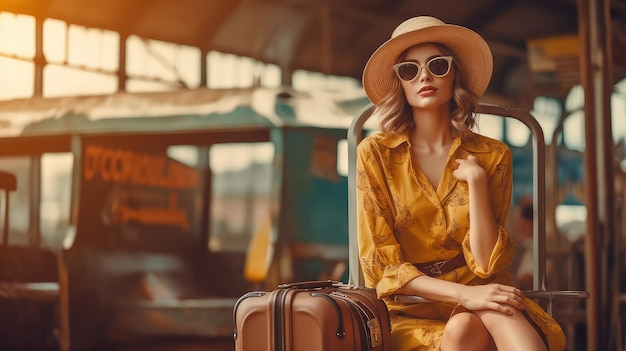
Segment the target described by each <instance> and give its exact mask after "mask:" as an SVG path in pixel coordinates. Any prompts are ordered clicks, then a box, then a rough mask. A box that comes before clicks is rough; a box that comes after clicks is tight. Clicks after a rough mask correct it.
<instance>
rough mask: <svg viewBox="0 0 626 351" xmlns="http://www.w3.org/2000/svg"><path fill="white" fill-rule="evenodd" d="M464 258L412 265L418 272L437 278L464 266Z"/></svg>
mask: <svg viewBox="0 0 626 351" xmlns="http://www.w3.org/2000/svg"><path fill="white" fill-rule="evenodd" d="M466 264H467V263H466V262H465V256H463V254H459V255H456V256H454V257H452V258H451V259H449V260H443V261H430V262H424V263H413V265H414V266H415V267H417V269H419V270H420V272H422V273H424V274H426V275H429V276H431V277H439V276H442V275H444V274H446V273H450V272H452V271H453V270H455V269H457V268H460V267H463V266H465V265H466Z"/></svg>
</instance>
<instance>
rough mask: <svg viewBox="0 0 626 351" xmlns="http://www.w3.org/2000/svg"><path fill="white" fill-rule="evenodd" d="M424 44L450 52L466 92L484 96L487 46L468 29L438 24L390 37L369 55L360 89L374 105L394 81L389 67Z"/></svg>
mask: <svg viewBox="0 0 626 351" xmlns="http://www.w3.org/2000/svg"><path fill="white" fill-rule="evenodd" d="M424 43H439V44H442V45H444V46H446V47H447V48H449V49H450V50H452V52H453V54H454V56H455V62H456V63H457V65H459V66H461V68H462V70H463V72H464V74H465V82H466V84H467V87H468V89H469V90H470V91H471V92H472V93H474V94H475V95H476V96H478V97H480V96H482V95H483V94H484V93H485V91H486V90H487V86H488V85H489V81H490V80H491V74H492V72H493V56H492V55H491V50H490V49H489V45H487V42H486V41H485V40H484V39H483V38H482V37H481V36H480V35H478V33H476V32H474V31H472V30H471V29H468V28H465V27H461V26H457V25H453V24H441V25H437V26H432V27H426V28H422V29H418V30H414V31H410V32H407V33H403V34H401V35H398V36H396V37H394V38H391V39H389V40H387V41H386V42H385V43H383V44H382V45H381V46H380V47H379V48H378V49H377V50H376V51H375V52H374V53H373V54H372V56H371V57H370V59H369V60H368V61H367V64H366V65H365V69H364V70H363V88H364V89H365V93H366V94H367V96H368V98H369V99H370V100H371V101H372V102H373V103H374V104H377V103H378V102H380V100H381V99H382V98H383V97H384V96H385V95H386V94H388V93H389V91H390V89H391V87H392V82H393V80H395V79H397V78H396V77H395V75H394V73H393V65H394V64H395V63H396V60H398V57H399V56H400V54H402V52H404V51H405V50H406V49H408V48H410V47H412V46H415V45H418V44H424Z"/></svg>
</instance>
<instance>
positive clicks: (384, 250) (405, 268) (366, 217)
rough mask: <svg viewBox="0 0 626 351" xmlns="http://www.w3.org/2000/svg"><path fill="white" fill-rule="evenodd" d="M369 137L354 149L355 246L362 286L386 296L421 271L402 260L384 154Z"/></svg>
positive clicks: (380, 295)
mask: <svg viewBox="0 0 626 351" xmlns="http://www.w3.org/2000/svg"><path fill="white" fill-rule="evenodd" d="M380 152H381V151H380V149H379V145H377V144H376V142H375V141H374V140H371V139H369V138H366V139H364V140H363V141H362V142H361V143H360V144H359V146H358V149H357V166H356V187H357V189H356V194H357V227H358V230H357V231H358V246H359V259H360V264H361V269H362V271H363V275H364V278H365V285H366V286H368V287H372V288H376V291H377V294H378V296H379V297H381V298H382V297H386V296H389V295H391V294H393V293H394V292H395V291H396V290H398V289H399V288H401V287H402V286H404V285H405V284H406V283H408V282H409V281H410V280H412V279H413V278H415V277H417V276H419V275H421V274H422V273H421V272H419V271H418V270H417V268H416V267H415V266H413V265H412V264H411V263H408V262H405V261H404V259H403V257H402V253H401V250H400V245H399V244H398V241H397V240H396V238H395V236H394V231H393V228H394V217H395V214H394V212H395V211H394V207H393V200H392V198H391V193H390V191H389V188H388V185H387V179H386V177H387V176H390V175H387V174H386V172H385V169H386V166H385V164H384V157H381V155H380Z"/></svg>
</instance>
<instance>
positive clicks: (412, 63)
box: [393, 56, 453, 82]
mask: <svg viewBox="0 0 626 351" xmlns="http://www.w3.org/2000/svg"><path fill="white" fill-rule="evenodd" d="M438 59H444V60H446V61H448V70H447V71H446V73H444V74H435V73H433V72H432V71H431V70H430V64H431V62H433V61H434V60H438ZM452 61H453V58H452V56H437V57H433V58H431V59H430V60H428V62H426V64H425V65H424V66H420V65H419V64H418V63H417V62H413V61H403V62H399V63H396V64H395V65H393V71H394V72H395V73H396V77H398V79H400V80H401V81H403V82H412V81H414V80H415V78H417V77H418V76H419V75H420V73H421V72H422V68H424V67H426V70H428V73H430V74H432V75H433V76H434V77H437V78H443V77H445V76H447V75H448V73H450V70H451V69H452ZM406 64H409V65H415V66H417V73H416V74H415V77H413V78H411V79H409V80H404V79H402V77H400V73H398V69H400V67H401V66H403V65H406Z"/></svg>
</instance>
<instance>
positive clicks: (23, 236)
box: [0, 157, 31, 246]
mask: <svg viewBox="0 0 626 351" xmlns="http://www.w3.org/2000/svg"><path fill="white" fill-rule="evenodd" d="M0 170H2V171H5V172H11V173H13V174H15V176H16V177H17V190H16V191H13V192H10V193H9V242H8V244H9V245H15V246H26V245H28V243H29V238H28V232H29V215H28V214H29V213H30V187H29V186H28V185H29V179H30V176H31V162H30V159H29V158H28V157H7V158H0ZM1 193H2V194H1V195H0V200H1V201H2V203H0V211H1V212H0V213H2V217H0V218H2V221H3V222H2V226H3V227H4V221H5V220H6V219H5V218H4V211H5V204H6V196H5V192H4V191H2V192H1ZM3 244H4V243H3Z"/></svg>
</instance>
